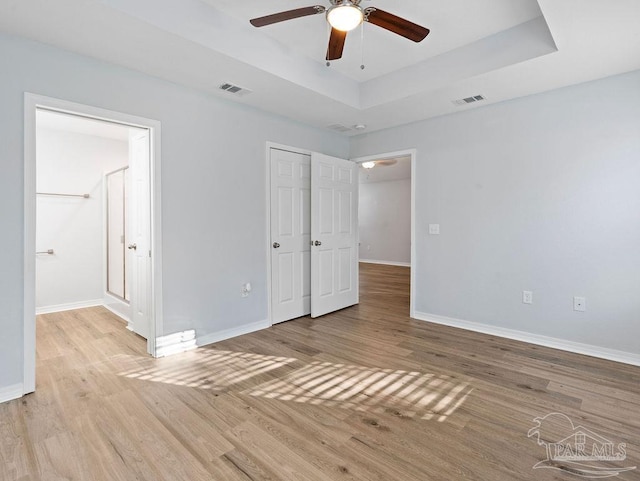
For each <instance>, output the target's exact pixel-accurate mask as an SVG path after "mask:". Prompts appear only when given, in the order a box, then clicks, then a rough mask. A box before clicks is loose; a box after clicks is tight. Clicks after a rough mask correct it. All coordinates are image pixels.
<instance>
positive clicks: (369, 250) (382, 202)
mask: <svg viewBox="0 0 640 481" xmlns="http://www.w3.org/2000/svg"><path fill="white" fill-rule="evenodd" d="M405 162H409V161H405ZM376 168H379V169H384V168H385V167H376ZM362 174H363V172H362V169H361V174H360V175H362ZM365 174H366V172H365ZM359 188H360V192H359V200H358V222H359V226H358V230H359V232H360V260H370V261H377V262H383V263H384V262H397V263H405V264H409V263H410V262H411V179H401V180H386V181H382V182H362V183H360V186H359Z"/></svg>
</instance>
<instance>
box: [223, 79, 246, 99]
mask: <svg viewBox="0 0 640 481" xmlns="http://www.w3.org/2000/svg"><path fill="white" fill-rule="evenodd" d="M218 88H219V89H220V90H224V91H225V92H228V93H230V94H234V95H239V96H243V95H247V94H250V93H251V90H249V89H245V88H243V87H238V86H237V85H233V84H230V83H229V82H226V83H223V84H222V85H220V86H219V87H218Z"/></svg>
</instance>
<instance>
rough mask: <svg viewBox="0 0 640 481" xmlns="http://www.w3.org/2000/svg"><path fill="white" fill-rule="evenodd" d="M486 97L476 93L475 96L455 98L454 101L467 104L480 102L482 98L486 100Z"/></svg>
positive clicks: (457, 103) (458, 103) (456, 103)
mask: <svg viewBox="0 0 640 481" xmlns="http://www.w3.org/2000/svg"><path fill="white" fill-rule="evenodd" d="M484 99H485V97H484V96H483V95H474V96H473V97H466V98H464V99H458V100H453V101H452V102H453V103H454V104H455V105H467V104H472V103H474V102H480V101H481V100H484Z"/></svg>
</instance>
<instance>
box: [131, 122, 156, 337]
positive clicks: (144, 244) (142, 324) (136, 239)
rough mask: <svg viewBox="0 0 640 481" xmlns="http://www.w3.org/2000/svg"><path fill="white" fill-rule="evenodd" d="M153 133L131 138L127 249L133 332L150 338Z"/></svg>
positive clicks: (137, 134)
mask: <svg viewBox="0 0 640 481" xmlns="http://www.w3.org/2000/svg"><path fill="white" fill-rule="evenodd" d="M149 141H150V136H149V131H148V130H135V131H133V132H132V133H131V134H130V135H129V175H128V177H129V182H130V185H129V194H128V195H129V199H127V201H128V206H129V208H128V209H127V210H128V212H127V214H128V217H129V219H128V222H127V224H128V232H127V233H126V237H127V239H128V240H127V248H128V253H129V262H128V266H129V274H128V279H129V296H130V307H131V319H130V325H129V327H130V329H132V330H133V331H134V332H135V333H136V334H139V335H140V336H142V337H144V338H145V339H147V338H148V337H149V322H150V314H149V308H150V299H149V286H150V285H151V250H150V249H151V196H150V185H149V178H150V177H149V173H150V165H149V164H150V162H149V161H150V156H149Z"/></svg>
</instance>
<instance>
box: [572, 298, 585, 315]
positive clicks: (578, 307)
mask: <svg viewBox="0 0 640 481" xmlns="http://www.w3.org/2000/svg"><path fill="white" fill-rule="evenodd" d="M573 310H574V311H578V312H584V311H586V310H587V298H586V297H574V298H573Z"/></svg>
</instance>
